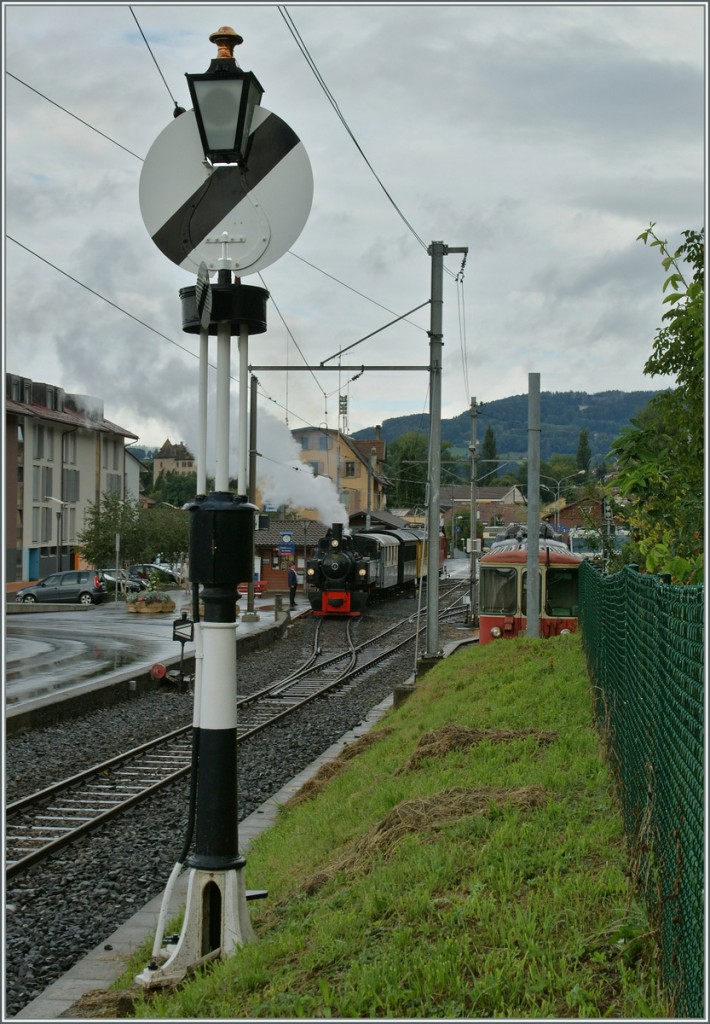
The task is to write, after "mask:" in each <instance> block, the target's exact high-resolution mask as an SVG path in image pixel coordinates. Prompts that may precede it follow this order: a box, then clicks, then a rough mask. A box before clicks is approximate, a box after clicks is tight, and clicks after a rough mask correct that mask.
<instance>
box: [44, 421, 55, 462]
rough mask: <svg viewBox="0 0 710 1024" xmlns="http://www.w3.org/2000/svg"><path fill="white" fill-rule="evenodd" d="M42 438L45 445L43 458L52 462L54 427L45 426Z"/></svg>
mask: <svg viewBox="0 0 710 1024" xmlns="http://www.w3.org/2000/svg"><path fill="white" fill-rule="evenodd" d="M44 440H45V446H44V450H45V458H46V459H47V462H53V461H54V428H53V427H47V428H46V430H45V437H44Z"/></svg>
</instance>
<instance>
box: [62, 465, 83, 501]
mask: <svg viewBox="0 0 710 1024" xmlns="http://www.w3.org/2000/svg"><path fill="white" fill-rule="evenodd" d="M62 494H63V495H64V500H65V501H78V500H79V470H78V469H65V470H64V472H63V473H62Z"/></svg>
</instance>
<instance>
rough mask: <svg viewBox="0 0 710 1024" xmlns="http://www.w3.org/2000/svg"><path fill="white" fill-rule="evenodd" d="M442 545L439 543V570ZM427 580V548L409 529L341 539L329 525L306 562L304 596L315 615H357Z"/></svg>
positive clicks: (421, 535)
mask: <svg viewBox="0 0 710 1024" xmlns="http://www.w3.org/2000/svg"><path fill="white" fill-rule="evenodd" d="M445 555H446V540H445V538H444V537H443V536H442V537H440V538H439V566H441V565H443V560H444V557H445ZM426 575H427V542H426V535H425V532H424V531H423V530H420V529H415V528H402V529H377V530H363V531H361V532H359V533H353V534H346V533H345V532H344V530H343V526H342V524H341V523H333V525H332V527H330V529H329V530H328V531H327V533H326V535H325V536H324V537H322V538H321V539H320V541H319V542H318V546H317V549H316V552H315V554H314V555H313V557H311V558H309V559H308V560H307V562H306V594H307V596H308V600H309V601H310V605H311V608H312V609H313V612H314V614H315V615H344V616H357V615H361V614H362V611H363V609H364V608H365V606H366V605H367V602H368V601H369V600H370V599H371V598H373V597H375V596H377V595H380V594H383V593H396V592H406V591H407V590H411V591H414V590H415V588H416V586H417V582H418V581H419V580H420V579H422V578H425V577H426Z"/></svg>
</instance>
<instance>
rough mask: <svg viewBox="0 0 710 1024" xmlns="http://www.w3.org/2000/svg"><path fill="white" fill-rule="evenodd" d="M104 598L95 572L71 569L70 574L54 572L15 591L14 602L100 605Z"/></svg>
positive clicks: (104, 589)
mask: <svg viewBox="0 0 710 1024" xmlns="http://www.w3.org/2000/svg"><path fill="white" fill-rule="evenodd" d="M106 596H107V593H106V587H105V586H104V584H103V582H102V580H101V576H100V574H99V573H98V572H97V571H96V570H94V569H73V570H72V571H71V572H55V573H54V574H53V575H52V576H46V577H45V578H44V579H43V580H39V582H37V583H33V584H32V586H30V587H23V588H22V590H18V591H17V594H16V595H15V601H17V602H18V604H34V603H35V602H36V601H42V602H52V603H57V604H63V603H65V602H70V603H78V604H100V603H101V601H104V600H105V599H106Z"/></svg>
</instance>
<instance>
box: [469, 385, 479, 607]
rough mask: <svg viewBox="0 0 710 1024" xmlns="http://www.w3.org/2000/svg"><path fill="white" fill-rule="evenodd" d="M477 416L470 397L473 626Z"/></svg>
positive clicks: (476, 533) (474, 601) (473, 402)
mask: <svg viewBox="0 0 710 1024" xmlns="http://www.w3.org/2000/svg"><path fill="white" fill-rule="evenodd" d="M477 416H478V406H477V405H476V399H475V398H472V399H471V528H470V532H471V569H470V571H471V622H472V624H473V625H474V626H476V625H478V611H477V601H476V589H477V588H476V555H477V551H476V544H477V537H478V529H477V526H478V520H477V516H476V446H477V444H478V441H477V437H476V417H477Z"/></svg>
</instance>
